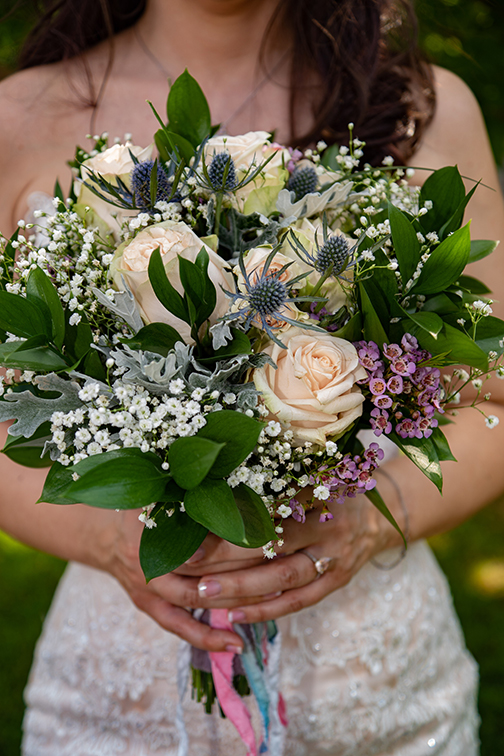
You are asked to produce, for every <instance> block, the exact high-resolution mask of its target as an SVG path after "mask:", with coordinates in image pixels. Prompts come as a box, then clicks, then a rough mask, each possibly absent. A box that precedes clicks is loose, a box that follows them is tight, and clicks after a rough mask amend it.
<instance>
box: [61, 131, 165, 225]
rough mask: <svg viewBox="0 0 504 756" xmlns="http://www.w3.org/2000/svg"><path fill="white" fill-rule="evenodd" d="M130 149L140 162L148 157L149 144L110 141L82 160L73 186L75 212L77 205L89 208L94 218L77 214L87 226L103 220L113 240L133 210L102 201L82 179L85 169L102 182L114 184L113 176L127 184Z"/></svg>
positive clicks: (86, 177)
mask: <svg viewBox="0 0 504 756" xmlns="http://www.w3.org/2000/svg"><path fill="white" fill-rule="evenodd" d="M130 151H131V153H132V154H133V155H134V156H135V157H136V158H137V159H138V160H139V161H140V162H143V161H144V160H150V159H151V158H152V151H153V145H150V146H149V147H145V148H144V147H139V146H137V145H135V144H132V143H131V142H126V144H114V146H113V147H109V148H108V150H104V151H103V152H99V153H98V155H95V156H94V157H92V158H89V159H88V160H85V161H84V162H83V163H82V166H81V180H80V181H76V182H75V185H74V190H75V194H76V197H77V202H76V204H77V207H76V210H77V211H79V209H80V208H84V207H89V208H90V210H91V212H92V213H94V214H96V215H97V216H98V218H93V217H90V216H89V211H88V212H87V213H86V214H85V215H84V213H81V214H82V215H83V217H84V218H85V220H86V222H87V223H88V225H100V222H99V221H100V220H101V221H103V222H104V223H105V224H106V225H107V227H108V228H109V229H110V231H112V233H113V234H114V236H115V237H116V239H117V240H118V239H119V232H120V230H121V220H122V219H123V218H124V217H127V216H128V215H133V214H136V213H129V212H128V211H127V210H123V209H121V208H120V207H116V206H115V205H111V204H109V203H108V202H105V200H103V199H101V198H100V197H98V196H97V195H96V194H95V193H94V192H92V191H91V189H89V188H88V187H87V186H86V185H85V184H84V183H83V182H85V181H86V179H88V178H89V175H90V174H89V171H93V173H98V174H99V175H100V176H101V177H102V178H104V179H105V181H108V182H109V183H110V184H113V185H114V186H116V185H117V179H118V178H120V179H121V180H122V181H123V182H124V183H125V184H126V186H128V187H129V185H130V174H131V171H132V170H133V167H134V165H135V164H134V162H133V160H132V159H131V155H130Z"/></svg>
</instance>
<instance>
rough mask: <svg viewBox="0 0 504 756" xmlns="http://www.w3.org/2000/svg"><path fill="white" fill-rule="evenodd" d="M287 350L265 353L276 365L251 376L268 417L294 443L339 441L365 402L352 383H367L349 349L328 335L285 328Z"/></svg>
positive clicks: (270, 349)
mask: <svg viewBox="0 0 504 756" xmlns="http://www.w3.org/2000/svg"><path fill="white" fill-rule="evenodd" d="M282 342H283V343H284V344H285V346H286V347H287V348H286V349H282V347H280V346H278V345H277V344H274V343H271V344H270V345H269V346H268V347H267V348H266V349H265V350H263V351H264V352H265V353H266V354H269V356H270V357H271V358H272V360H273V362H274V363H275V364H276V365H277V369H276V370H275V368H274V367H272V366H271V365H265V366H264V367H263V368H261V369H257V370H254V373H253V380H254V383H255V386H256V388H257V390H258V391H260V392H261V394H262V398H263V401H264V403H265V405H266V407H267V408H268V409H269V411H270V412H271V414H272V415H273V416H274V417H275V419H277V420H278V421H279V422H280V423H281V424H282V425H283V426H284V427H287V428H289V429H290V430H291V431H293V433H294V443H295V444H296V445H302V444H303V443H304V442H305V441H311V442H313V443H315V444H319V445H321V446H323V445H324V444H325V442H326V440H327V439H329V438H338V437H339V436H341V435H342V434H343V432H344V431H345V430H346V429H347V428H348V427H349V426H350V425H351V424H352V423H353V422H354V421H355V420H356V419H357V418H358V417H360V415H361V414H362V403H363V401H364V397H363V395H362V393H361V391H360V389H359V387H358V386H356V385H355V384H356V381H358V380H360V379H362V378H365V377H366V371H365V370H364V368H363V367H361V366H360V364H359V359H358V356H357V352H356V350H355V348H354V346H353V345H352V344H351V343H350V342H349V341H345V340H344V339H339V338H336V337H334V336H331V335H329V334H322V333H321V334H316V335H315V334H314V335H312V334H309V333H307V332H306V331H302V330H301V329H299V328H295V327H292V328H289V330H287V331H285V332H284V333H283V334H282Z"/></svg>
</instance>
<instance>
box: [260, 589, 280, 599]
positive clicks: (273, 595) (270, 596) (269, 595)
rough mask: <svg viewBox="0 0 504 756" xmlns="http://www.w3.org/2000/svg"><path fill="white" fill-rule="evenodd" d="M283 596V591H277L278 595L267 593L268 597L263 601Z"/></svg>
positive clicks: (264, 597)
mask: <svg viewBox="0 0 504 756" xmlns="http://www.w3.org/2000/svg"><path fill="white" fill-rule="evenodd" d="M281 595H282V591H277V592H276V593H267V594H266V596H263V599H264V600H265V601H269V599H274V598H278V597H279V596H281Z"/></svg>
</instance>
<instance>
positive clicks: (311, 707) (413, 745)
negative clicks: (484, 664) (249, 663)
mask: <svg viewBox="0 0 504 756" xmlns="http://www.w3.org/2000/svg"><path fill="white" fill-rule="evenodd" d="M381 558H383V559H385V557H381ZM279 625H280V628H281V630H282V632H283V651H282V658H283V666H282V691H283V694H284V697H285V700H286V705H287V713H288V718H289V727H288V732H287V739H286V745H285V750H284V754H285V756H322V754H325V755H327V754H332V755H334V756H375V755H379V756H428V754H437V756H475V755H476V754H477V752H478V739H477V725H478V717H477V714H476V703H475V699H476V687H477V669H476V665H475V662H474V660H473V659H472V657H471V656H470V655H469V653H468V652H467V650H466V649H465V647H464V642H463V638H462V635H461V631H460V627H459V624H458V621H457V618H456V616H455V614H454V612H453V608H452V602H451V597H450V592H449V589H448V587H447V584H446V580H445V578H444V576H443V575H442V573H441V571H440V569H439V567H438V565H437V563H436V561H435V559H434V557H433V556H432V553H431V551H430V550H429V548H428V546H427V545H426V544H425V543H424V542H419V543H416V544H414V545H412V546H411V547H410V549H409V551H408V556H407V557H406V559H405V560H404V561H403V562H401V564H399V565H398V566H397V567H396V568H394V569H393V570H391V571H390V572H383V571H380V570H377V569H376V568H375V567H373V566H372V565H371V564H368V565H366V566H365V567H364V568H363V569H362V570H361V571H360V572H359V573H358V574H357V575H355V577H354V578H353V579H352V581H351V582H350V584H349V585H348V586H346V587H345V588H343V589H341V590H339V591H336V592H334V593H333V594H331V595H330V596H328V597H327V598H326V599H325V600H324V601H322V602H320V603H319V604H318V605H317V606H315V607H313V608H310V609H305V610H304V611H302V612H300V613H299V614H295V615H292V616H291V617H288V618H286V619H283V620H280V621H279ZM179 643H180V641H179V639H178V638H176V637H175V636H173V635H171V634H170V633H167V632H165V631H164V630H162V629H161V628H160V627H159V626H158V625H157V624H156V623H155V622H154V621H153V620H151V619H150V618H149V617H148V616H147V615H145V614H143V613H142V612H140V611H138V610H137V609H136V608H135V606H134V605H133V604H132V602H131V601H130V599H129V597H128V596H127V594H126V593H125V592H124V591H123V589H122V587H120V586H119V584H118V583H117V582H116V581H115V579H114V578H112V577H109V576H108V575H105V574H102V573H100V572H98V571H96V570H93V569H91V568H88V567H84V566H81V565H77V564H71V565H70V566H69V567H68V569H67V572H66V574H65V576H64V577H63V580H62V582H61V584H60V586H59V589H58V592H57V595H56V598H55V600H54V603H53V606H52V609H51V612H50V614H49V616H48V618H47V620H46V623H45V628H44V632H43V634H42V637H41V639H40V641H39V644H38V647H37V652H36V657H35V663H34V666H33V670H32V674H31V677H30V681H29V685H28V688H27V690H26V700H27V703H28V710H27V713H26V718H25V723H24V729H25V738H24V745H23V754H24V756H119V755H120V756H177V751H178V734H177V729H176V726H175V708H176V701H177V698H178V697H177V686H176V660H177V653H178V648H179ZM187 699H188V700H186V703H185V719H186V725H187V729H188V732H189V739H190V747H189V754H190V756H241V755H242V754H243V755H244V754H245V752H246V750H245V747H244V746H243V744H242V743H241V741H240V740H239V738H238V736H237V734H236V732H235V730H234V728H233V726H232V725H231V724H230V723H229V721H227V720H222V719H221V718H220V717H219V716H218V715H215V716H209V715H206V714H205V713H204V711H203V708H202V706H201V704H197V703H195V702H192V701H191V700H190V697H189V696H187ZM248 701H249V702H250V703H249V705H250V707H251V708H253V702H252V699H251V698H249V699H248ZM257 722H258V719H257V718H256V723H257ZM258 731H259V727H258ZM271 756H280V754H271Z"/></svg>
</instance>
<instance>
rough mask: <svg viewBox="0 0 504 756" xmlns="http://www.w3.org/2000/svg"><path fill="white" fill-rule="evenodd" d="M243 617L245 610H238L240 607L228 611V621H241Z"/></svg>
mask: <svg viewBox="0 0 504 756" xmlns="http://www.w3.org/2000/svg"><path fill="white" fill-rule="evenodd" d="M245 617H246V615H245V612H242V611H240V609H235V610H233V611H229V612H228V620H229V622H243V620H244V619H245Z"/></svg>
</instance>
